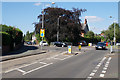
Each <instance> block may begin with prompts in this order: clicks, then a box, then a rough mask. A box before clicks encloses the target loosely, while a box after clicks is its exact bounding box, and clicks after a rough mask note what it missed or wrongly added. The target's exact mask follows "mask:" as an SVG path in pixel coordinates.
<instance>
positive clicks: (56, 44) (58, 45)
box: [54, 42, 67, 47]
mask: <svg viewBox="0 0 120 80" xmlns="http://www.w3.org/2000/svg"><path fill="white" fill-rule="evenodd" d="M54 45H55V46H57V47H67V44H66V43H64V42H54Z"/></svg>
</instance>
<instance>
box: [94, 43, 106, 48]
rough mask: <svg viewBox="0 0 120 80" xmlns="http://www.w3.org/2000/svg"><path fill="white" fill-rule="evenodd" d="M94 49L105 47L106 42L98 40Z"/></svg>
mask: <svg viewBox="0 0 120 80" xmlns="http://www.w3.org/2000/svg"><path fill="white" fill-rule="evenodd" d="M95 49H96V50H98V49H106V44H105V43H103V42H98V43H97V45H96V46H95Z"/></svg>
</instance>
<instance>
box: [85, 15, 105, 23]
mask: <svg viewBox="0 0 120 80" xmlns="http://www.w3.org/2000/svg"><path fill="white" fill-rule="evenodd" d="M85 18H86V19H87V20H88V22H99V21H103V20H104V19H103V18H100V17H97V16H85Z"/></svg>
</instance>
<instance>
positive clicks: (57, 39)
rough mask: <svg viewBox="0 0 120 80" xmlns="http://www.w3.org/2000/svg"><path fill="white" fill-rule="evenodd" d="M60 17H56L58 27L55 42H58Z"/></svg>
mask: <svg viewBox="0 0 120 80" xmlns="http://www.w3.org/2000/svg"><path fill="white" fill-rule="evenodd" d="M60 17H61V16H59V17H58V24H57V25H58V27H57V42H58V41H59V27H60Z"/></svg>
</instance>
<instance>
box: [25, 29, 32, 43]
mask: <svg viewBox="0 0 120 80" xmlns="http://www.w3.org/2000/svg"><path fill="white" fill-rule="evenodd" d="M33 34H34V32H31V33H30V32H29V31H27V32H26V35H25V37H24V40H25V41H31V40H32V35H33Z"/></svg>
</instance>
